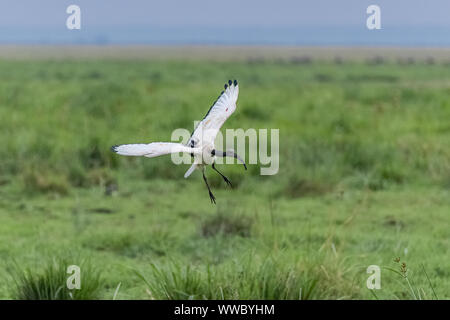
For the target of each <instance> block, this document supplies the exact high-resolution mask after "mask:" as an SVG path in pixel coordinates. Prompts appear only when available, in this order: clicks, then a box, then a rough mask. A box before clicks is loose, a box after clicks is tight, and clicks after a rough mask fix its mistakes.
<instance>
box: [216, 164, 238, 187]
mask: <svg viewBox="0 0 450 320" xmlns="http://www.w3.org/2000/svg"><path fill="white" fill-rule="evenodd" d="M212 168H213V169H214V171H216V172H217V173H218V174H220V175H221V176H222V178H223V180H225V182H226V183H227V185H229V186H230V188H233V185H232V184H231V181H230V180H228V178H227V177H225V176H224V175H223V174H222V173H221V172H220V171H219V170H217V169H216V167H215V164H214V162H213V164H212Z"/></svg>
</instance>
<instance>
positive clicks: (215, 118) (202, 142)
mask: <svg viewBox="0 0 450 320" xmlns="http://www.w3.org/2000/svg"><path fill="white" fill-rule="evenodd" d="M224 87H225V90H224V91H222V93H221V94H220V95H219V97H218V98H217V100H216V102H215V103H214V104H213V105H212V106H211V108H210V109H209V111H208V113H207V114H206V116H205V117H204V118H203V120H202V121H200V122H199V123H198V125H197V127H196V128H195V130H194V132H193V133H192V135H191V137H190V139H189V141H188V143H187V144H186V145H183V144H180V143H173V142H152V143H149V144H142V143H140V144H122V145H116V146H113V147H111V149H112V151H114V152H116V153H118V154H120V155H124V156H143V157H148V158H153V157H158V156H162V155H165V154H170V153H178V152H185V153H190V154H191V156H192V157H193V158H194V163H193V164H192V166H191V167H190V168H189V170H188V171H187V172H186V173H185V175H184V177H185V178H187V177H189V176H190V175H191V174H192V172H194V170H195V169H201V170H202V174H203V180H204V181H205V183H206V186H207V187H208V191H209V196H210V198H211V202H214V203H215V197H214V195H213V194H212V192H211V189H210V187H209V185H208V181H207V179H206V176H205V165H208V164H211V165H212V168H213V169H214V170H215V171H216V172H217V173H219V174H220V175H221V176H222V178H223V179H224V180H225V182H226V183H227V184H228V185H230V186H231V182H230V181H229V180H228V179H227V178H226V177H225V176H224V175H223V174H222V173H220V172H219V171H218V170H217V169H216V168H215V166H214V160H215V157H234V158H236V159H238V160H239V161H241V162H242V163H243V165H244V167H245V169H247V166H246V165H245V162H244V161H243V160H242V159H241V158H240V157H239V156H238V155H237V154H236V152H235V151H234V150H229V151H226V152H224V151H219V150H215V148H214V140H215V138H216V136H217V133H218V132H219V130H220V128H221V127H222V125H223V124H224V122H225V121H226V120H227V119H228V117H229V116H230V115H231V114H232V113H233V112H234V111H235V110H236V102H237V99H238V95H239V86H238V83H237V81H236V80H234V82H232V81H231V80H229V81H228V83H227V84H225V86H224Z"/></svg>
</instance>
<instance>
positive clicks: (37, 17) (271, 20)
mask: <svg viewBox="0 0 450 320" xmlns="http://www.w3.org/2000/svg"><path fill="white" fill-rule="evenodd" d="M70 4H76V5H78V6H80V8H81V17H82V20H81V21H82V22H81V26H82V30H79V31H69V30H67V29H66V26H65V21H66V19H67V16H68V15H67V14H66V8H67V6H69V5H70ZM370 4H377V5H379V6H380V7H381V21H382V30H379V31H370V33H369V31H367V29H366V27H365V21H366V18H367V14H366V12H365V11H366V8H367V6H368V5H370ZM0 8H1V9H0V42H1V43H212V44H215V43H225V44H233V43H236V44H244V43H252V44H257V43H263V44H271V43H273V44H320V45H327V44H344V45H345V44H371V43H373V44H374V45H378V44H380V45H382V44H388V45H396V44H398V45H445V46H449V45H450V33H449V30H450V19H449V17H450V0H430V1H426V0H376V1H374V0H371V1H367V0H309V1H302V0H277V1H276V0H271V1H267V0H226V1H215V0H189V1H187V0H167V1H154V0H150V1H149V0H147V1H145V0H70V1H66V0H39V1H32V0H28V1H25V0H0Z"/></svg>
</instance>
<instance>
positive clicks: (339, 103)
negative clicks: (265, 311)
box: [0, 0, 450, 299]
mask: <svg viewBox="0 0 450 320" xmlns="http://www.w3.org/2000/svg"><path fill="white" fill-rule="evenodd" d="M72 4H75V5H78V6H79V7H80V9H81V29H80V30H69V29H68V28H67V27H66V20H67V18H68V16H69V14H68V13H66V9H67V7H68V6H69V5H72ZM372 4H376V5H378V6H379V7H380V9H381V29H379V30H369V29H368V28H367V26H366V20H367V18H368V17H369V14H367V13H366V10H367V7H368V6H369V5H372ZM449 10H450V3H449V2H448V1H443V0H442V1H438V0H437V1H433V2H432V4H431V3H429V2H425V1H419V0H414V1H403V0H398V1H395V2H393V1H382V0H379V1H377V2H376V3H374V2H373V1H361V0H358V1H357V0H347V1H339V2H336V1H324V0H319V1H314V2H312V1H288V0H283V1H277V2H273V1H253V0H250V1H245V2H242V1H235V0H230V1H227V2H218V1H206V0H200V1H190V2H185V1H175V0H171V1H164V2H162V1H161V2H159V1H128V2H123V1H116V0H110V1H95V2H93V1H85V0H78V1H56V0H43V1H39V2H29V1H21V0H18V1H9V0H8V1H3V2H2V10H1V11H0V144H1V146H2V148H0V240H1V241H0V258H1V259H0V260H1V261H2V264H1V265H0V298H1V299H180V298H181V299H187V298H193V299H448V298H449V297H450V292H449V290H448V288H450V273H449V270H450V259H449V257H450V254H449V253H450V252H449V248H450V231H449V230H450V228H449V227H450V223H449V208H450V197H449V193H450V147H449V146H450V122H449V119H450V100H449V98H450V36H449V35H450V32H449V31H450V21H449V20H448V12H449ZM228 79H237V80H238V81H239V84H240V96H239V100H238V104H237V106H238V107H237V109H236V111H235V113H234V114H233V116H232V117H230V118H229V119H228V121H227V122H226V123H225V125H224V127H223V128H222V131H223V132H224V130H225V129H226V128H233V129H237V128H243V129H244V130H245V129H248V128H255V129H279V130H280V170H279V172H278V174H277V175H274V176H261V175H260V174H259V172H260V165H259V164H256V165H250V166H249V170H248V171H244V170H243V169H242V166H240V165H222V166H221V167H220V168H219V170H221V172H222V173H224V174H225V175H226V176H227V177H229V178H230V180H231V182H232V183H233V186H234V188H233V189H230V188H229V187H227V186H226V184H225V183H224V182H223V180H222V179H221V177H220V176H218V175H217V174H215V172H213V171H212V170H211V171H210V170H208V171H207V176H208V179H209V180H210V181H211V185H212V189H213V192H214V194H215V195H216V197H217V205H212V204H211V203H210V200H209V197H208V193H207V190H206V187H205V185H204V183H203V180H202V178H201V175H200V174H199V173H198V172H196V173H194V174H193V175H192V176H191V177H189V179H184V178H183V174H184V172H185V171H186V170H187V169H188V167H189V166H188V165H179V166H175V165H174V164H172V163H171V161H170V158H169V157H168V156H166V157H160V158H155V159H141V158H129V157H119V156H117V155H116V154H113V153H112V152H111V151H110V146H112V145H115V144H123V143H139V142H152V141H169V140H170V136H171V133H172V131H173V130H174V129H176V128H186V129H188V130H191V129H193V121H194V120H199V119H201V118H202V117H203V116H204V114H205V113H206V112H207V110H208V108H209V107H210V106H211V104H212V103H213V102H214V101H215V99H216V97H217V95H218V94H219V93H220V92H221V91H222V88H223V85H224V83H225V82H226V81H227V80H228ZM247 156H248V154H247ZM247 160H248V158H247ZM72 264H75V265H79V266H80V267H81V272H82V284H81V290H69V289H67V288H65V285H64V284H65V281H66V277H67V273H66V268H67V266H68V265H72ZM369 265H378V266H380V268H381V270H382V271H381V272H382V279H383V280H382V287H381V289H379V290H375V291H374V290H369V289H368V288H367V286H366V280H367V277H368V276H369V274H367V272H366V270H367V267H368V266H369Z"/></svg>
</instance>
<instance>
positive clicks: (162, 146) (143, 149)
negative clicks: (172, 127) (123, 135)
mask: <svg viewBox="0 0 450 320" xmlns="http://www.w3.org/2000/svg"><path fill="white" fill-rule="evenodd" d="M111 150H112V151H114V152H115V153H118V154H120V155H123V156H141V157H148V158H153V157H158V156H162V155H165V154H169V153H177V152H187V153H199V152H201V151H200V149H198V148H190V147H187V146H185V145H183V144H181V143H173V142H152V143H149V144H143V143H139V144H122V145H117V146H112V147H111Z"/></svg>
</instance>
